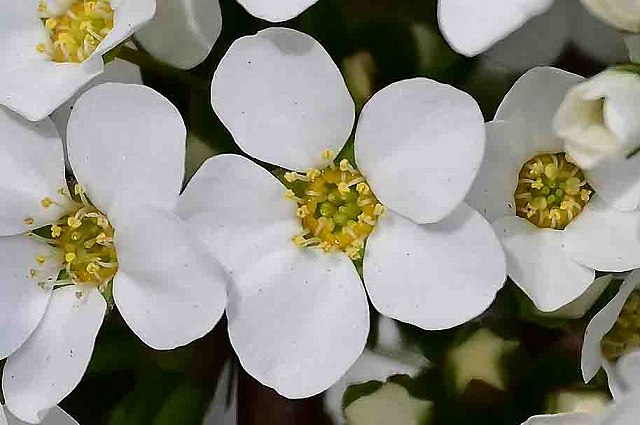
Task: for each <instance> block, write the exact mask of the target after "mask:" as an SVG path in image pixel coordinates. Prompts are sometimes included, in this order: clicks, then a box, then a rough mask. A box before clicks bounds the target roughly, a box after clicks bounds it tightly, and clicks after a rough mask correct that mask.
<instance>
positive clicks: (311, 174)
mask: <svg viewBox="0 0 640 425" xmlns="http://www.w3.org/2000/svg"><path fill="white" fill-rule="evenodd" d="M320 174H322V173H321V172H320V170H318V169H317V168H309V169H308V170H307V178H308V179H309V180H311V181H313V180H315V179H316V178H318V177H320Z"/></svg>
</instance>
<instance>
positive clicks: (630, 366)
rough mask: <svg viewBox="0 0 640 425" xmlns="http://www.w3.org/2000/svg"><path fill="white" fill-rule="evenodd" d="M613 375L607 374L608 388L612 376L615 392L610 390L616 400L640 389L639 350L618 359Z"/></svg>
mask: <svg viewBox="0 0 640 425" xmlns="http://www.w3.org/2000/svg"><path fill="white" fill-rule="evenodd" d="M615 368H616V370H615V373H613V374H612V373H607V375H608V378H609V386H611V385H612V375H614V377H615V378H616V379H617V382H616V383H615V385H617V387H618V388H617V391H616V390H613V389H612V391H611V392H612V394H613V396H614V398H615V399H616V400H618V399H620V397H621V396H624V394H626V393H628V392H630V391H637V390H639V389H640V350H636V351H632V352H631V353H628V354H625V355H624V356H622V357H620V358H619V359H618V361H617V362H616V365H615Z"/></svg>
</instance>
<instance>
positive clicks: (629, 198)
mask: <svg viewBox="0 0 640 425" xmlns="http://www.w3.org/2000/svg"><path fill="white" fill-rule="evenodd" d="M586 174H587V180H589V184H591V186H592V187H593V188H594V189H595V191H596V193H597V194H598V196H599V197H601V198H602V199H604V200H605V201H606V202H607V204H609V205H611V206H612V207H614V208H615V209H617V210H620V211H633V210H636V209H637V208H638V207H639V206H640V155H634V156H632V157H631V158H628V159H624V160H617V159H611V160H605V161H603V162H601V163H600V164H598V166H597V167H595V168H593V169H591V170H588V171H587V173H586Z"/></svg>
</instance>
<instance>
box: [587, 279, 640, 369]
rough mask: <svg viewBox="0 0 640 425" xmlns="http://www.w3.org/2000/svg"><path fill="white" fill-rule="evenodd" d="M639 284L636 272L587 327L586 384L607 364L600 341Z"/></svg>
mask: <svg viewBox="0 0 640 425" xmlns="http://www.w3.org/2000/svg"><path fill="white" fill-rule="evenodd" d="M638 284H640V271H638V270H635V271H633V272H631V273H630V274H629V276H627V278H626V279H625V280H624V283H623V284H622V286H621V287H620V290H619V291H618V293H617V294H616V296H615V297H613V299H612V300H611V301H609V303H608V304H607V305H606V306H604V308H603V309H602V310H600V311H599V312H598V314H596V315H595V316H593V319H591V322H589V325H587V329H586V331H585V333H584V342H583V343H582V377H583V378H584V381H585V382H589V381H590V380H591V379H592V378H593V377H594V376H595V374H596V372H597V371H598V369H600V367H602V365H603V364H604V363H605V362H606V360H605V358H604V357H603V356H602V351H601V350H600V341H601V340H602V337H603V336H605V335H606V334H607V333H608V332H609V331H610V330H611V328H613V325H614V324H615V323H616V320H618V315H619V314H620V312H621V311H622V306H624V303H625V302H626V301H627V298H629V295H630V294H631V292H633V290H634V289H635V288H636V286H638Z"/></svg>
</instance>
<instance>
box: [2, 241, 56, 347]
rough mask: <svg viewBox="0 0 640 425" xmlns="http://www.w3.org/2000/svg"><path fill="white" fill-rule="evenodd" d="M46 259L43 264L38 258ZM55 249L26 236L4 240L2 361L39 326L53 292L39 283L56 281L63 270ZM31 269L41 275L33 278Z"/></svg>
mask: <svg viewBox="0 0 640 425" xmlns="http://www.w3.org/2000/svg"><path fill="white" fill-rule="evenodd" d="M40 255H43V256H45V263H44V264H42V265H40V264H39V263H38V261H37V260H36V257H38V256H40ZM54 255H55V253H54V251H53V249H52V248H51V247H49V246H48V245H46V244H43V243H41V242H38V241H35V240H32V239H30V238H28V237H26V236H23V235H20V236H9V237H0V328H1V329H2V333H1V334H0V359H3V358H5V357H7V356H8V355H10V354H11V353H13V352H14V351H15V350H16V349H17V348H18V347H20V345H22V343H23V342H24V341H25V340H26V339H27V338H28V337H29V335H31V332H33V330H34V329H35V328H36V326H38V323H40V320H41V319H42V316H43V315H44V312H45V310H46V309H47V304H49V297H50V296H51V290H50V289H45V288H41V287H40V286H38V282H45V281H46V280H47V279H55V278H56V277H57V276H58V272H59V271H60V269H61V268H62V264H61V262H59V261H56V258H55V256H54ZM31 270H34V271H35V272H36V273H37V274H36V275H35V276H32V275H31Z"/></svg>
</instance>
